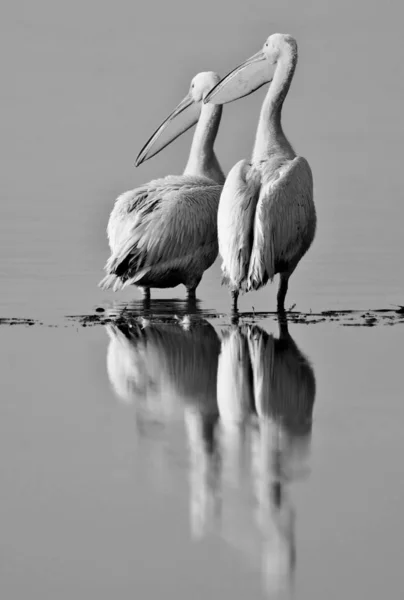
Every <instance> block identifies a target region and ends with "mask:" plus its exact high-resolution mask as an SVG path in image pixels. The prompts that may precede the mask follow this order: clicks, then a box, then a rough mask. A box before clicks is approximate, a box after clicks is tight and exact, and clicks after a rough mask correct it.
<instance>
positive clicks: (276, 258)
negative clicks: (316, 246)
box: [246, 156, 316, 291]
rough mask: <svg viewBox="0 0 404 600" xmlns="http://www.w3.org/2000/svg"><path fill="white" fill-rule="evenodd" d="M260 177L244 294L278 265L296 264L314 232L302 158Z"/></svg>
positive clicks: (309, 189) (269, 276) (308, 183)
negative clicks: (260, 185)
mask: <svg viewBox="0 0 404 600" xmlns="http://www.w3.org/2000/svg"><path fill="white" fill-rule="evenodd" d="M263 169H265V166H264V167H263ZM261 176H262V187H261V190H260V196H259V200H258V203H257V210H256V213H255V219H254V242H253V247H252V252H251V261H250V266H249V270H248V279H247V282H246V290H247V291H249V290H253V289H257V288H258V287H260V286H261V285H264V284H265V283H266V282H267V281H268V280H269V279H272V277H273V276H274V275H275V273H277V272H279V271H282V265H288V266H292V267H293V264H292V263H293V261H296V264H297V262H298V261H299V260H300V258H301V257H302V256H303V255H304V254H305V252H307V250H308V249H309V247H310V244H311V242H312V241H313V238H314V234H315V230H316V212H315V208H314V203H313V177H312V174H311V169H310V166H309V163H308V162H307V160H306V159H305V158H303V157H301V156H297V157H296V158H295V159H293V160H292V161H288V162H287V163H286V164H284V165H282V166H281V167H280V168H279V169H277V170H276V171H275V173H272V174H270V175H269V176H268V179H266V176H265V170H263V171H262V173H261ZM294 266H295V265H294Z"/></svg>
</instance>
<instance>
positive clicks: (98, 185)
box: [0, 0, 404, 315]
mask: <svg viewBox="0 0 404 600" xmlns="http://www.w3.org/2000/svg"><path fill="white" fill-rule="evenodd" d="M273 32H289V33H291V34H293V35H294V36H295V37H296V38H297V40H298V43H299V52H300V58H299V64H298V68H297V72H296V76H295V79H294V81H293V84H292V87H291V90H290V93H289V95H288V98H287V101H286V103H285V107H284V127H285V131H286V132H287V134H288V136H289V138H290V140H291V142H292V143H293V145H294V146H295V149H296V150H297V151H298V152H299V153H300V154H302V155H304V156H306V157H307V158H308V159H309V161H310V163H311V166H312V169H313V172H314V176H315V194H316V196H315V198H316V203H317V209H318V217H319V229H318V235H317V238H316V241H315V244H314V245H313V247H312V249H311V250H310V252H309V254H308V255H307V257H306V258H305V259H304V261H303V262H302V263H301V265H300V266H299V269H298V270H297V272H296V273H295V275H294V276H293V280H292V283H291V289H290V294H289V300H288V301H289V303H290V304H292V303H297V308H299V309H302V310H303V309H308V308H313V309H318V308H323V309H326V308H327V309H328V308H341V307H345V308H355V307H360V308H362V307H368V306H371V307H378V306H382V305H385V304H387V303H391V302H399V301H400V300H402V290H403V287H402V275H401V274H402V264H401V257H402V251H403V242H402V231H401V229H402V216H403V209H402V199H401V195H402V194H401V182H402V177H401V160H402V157H401V152H400V147H401V138H402V134H403V119H402V105H403V86H404V84H403V78H402V76H401V73H402V64H401V61H402V47H403V43H402V9H401V4H400V3H399V2H389V1H387V2H383V4H380V3H368V2H364V1H361V2H358V1H357V2H352V1H351V0H342V1H338V2H323V0H313V1H305V2H300V1H294V2H291V1H289V2H287V1H286V2H281V3H276V4H272V3H269V2H258V1H254V0H252V1H251V2H248V3H247V2H245V3H234V2H230V1H226V2H224V1H221V0H206V1H204V2H203V3H190V2H183V1H180V0H172V1H171V2H169V3H165V2H152V1H150V2H146V3H137V2H133V0H132V1H126V0H117V1H115V2H105V1H97V2H96V1H95V0H93V1H89V0H85V1H80V2H79V1H77V0H72V2H69V3H68V4H66V3H60V2H59V3H58V2H56V3H55V2H52V1H50V0H49V1H45V0H38V1H37V2H35V3H30V2H18V3H17V2H15V3H14V2H10V1H7V2H4V3H3V8H2V19H1V23H0V44H1V52H0V56H1V73H2V85H1V90H2V91H1V106H2V110H1V114H0V132H1V135H0V160H1V164H2V182H1V192H2V197H1V203H0V277H1V280H2V294H1V297H0V311H1V313H2V314H14V315H16V314H19V315H28V314H29V315H35V314H37V313H39V312H41V311H46V312H47V314H48V313H49V311H51V310H52V311H57V312H59V313H60V314H65V313H66V312H74V311H76V312H77V311H86V310H90V309H91V308H92V307H93V306H94V304H96V303H99V302H109V301H112V300H115V299H116V296H115V297H113V294H108V293H102V292H100V291H99V290H98V289H97V287H96V284H97V283H98V281H99V279H100V278H101V277H102V267H103V265H104V262H105V260H106V258H107V256H108V248H107V242H106V236H105V228H106V223H107V219H108V215H109V212H110V210H111V207H112V205H113V201H114V199H115V197H116V196H117V195H118V194H119V193H120V192H123V191H125V190H127V189H131V188H133V187H135V186H136V185H138V184H140V183H142V182H143V181H147V180H149V179H151V178H153V177H158V176H162V175H166V174H169V173H179V172H181V170H182V169H183V167H184V165H185V161H186V157H187V152H188V148H189V144H190V136H191V133H188V134H186V135H184V136H183V137H182V138H181V139H180V140H178V141H177V142H176V143H175V144H173V145H172V146H171V147H170V148H169V149H167V150H166V151H164V152H163V153H161V154H160V155H159V156H158V157H156V158H154V159H152V160H150V161H148V162H147V163H146V164H145V165H142V166H141V167H140V168H139V169H137V170H136V169H134V167H133V162H134V159H135V157H136V155H137V153H138V151H139V149H140V148H141V147H142V145H143V144H144V142H145V141H146V140H147V138H148V137H149V135H150V134H151V133H152V131H153V130H154V129H155V127H156V126H157V125H158V124H159V123H160V122H161V120H162V119H163V118H164V117H165V116H166V115H167V114H168V112H169V111H171V110H172V108H173V107H174V106H175V105H176V103H177V102H178V101H179V100H180V99H181V98H182V97H183V95H184V93H185V92H186V91H187V89H188V86H189V82H190V80H191V77H192V76H193V75H194V74H196V73H197V72H198V71H201V70H211V69H212V70H216V71H218V72H219V73H220V74H222V75H224V74H225V73H226V72H228V70H230V69H231V68H232V67H234V65H235V64H238V63H239V62H240V61H241V60H243V59H245V58H246V57H248V56H250V55H251V54H252V53H253V52H255V51H257V50H258V49H259V48H260V46H261V45H262V43H263V42H264V40H265V39H266V37H267V36H268V35H269V34H271V33H273ZM265 91H266V90H265V89H262V90H260V91H259V92H257V93H256V94H254V95H253V96H251V97H248V98H246V99H243V100H240V101H239V102H237V103H234V104H231V105H227V106H226V107H225V111H224V117H223V120H222V126H221V130H220V132H219V138H218V142H217V151H218V155H219V158H220V160H221V163H222V165H223V167H224V169H225V170H226V172H227V171H228V170H229V168H230V167H231V166H232V165H233V164H234V163H235V162H236V161H237V160H239V159H240V158H243V157H247V156H249V154H250V152H251V148H252V143H253V139H254V132H255V126H256V122H257V119H258V113H259V107H260V103H261V101H262V99H263V95H264V93H265ZM183 295H184V291H183V289H182V288H177V289H175V290H169V291H165V292H158V293H157V296H164V297H172V296H175V297H183ZM131 297H137V295H136V292H135V291H134V290H130V291H129V292H127V293H126V294H124V295H120V296H119V300H121V299H129V298H131ZM199 297H200V298H201V299H202V301H203V302H205V303H206V306H209V307H211V306H212V304H213V305H214V307H215V308H218V309H220V310H226V309H227V307H228V299H227V294H226V292H225V290H223V289H221V288H220V270H219V267H218V264H216V265H215V266H214V267H213V268H212V269H211V270H210V271H208V272H207V273H206V275H205V277H204V280H203V282H202V284H201V286H200V288H199ZM251 305H254V306H255V307H256V308H260V309H271V308H273V307H274V289H272V290H271V289H270V288H266V289H265V290H263V291H261V292H259V293H258V294H254V295H251V294H250V295H248V296H246V297H245V298H243V300H242V303H241V309H250V308H251Z"/></svg>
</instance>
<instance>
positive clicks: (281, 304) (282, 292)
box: [277, 268, 295, 314]
mask: <svg viewBox="0 0 404 600" xmlns="http://www.w3.org/2000/svg"><path fill="white" fill-rule="evenodd" d="M294 270H295V269H294V268H293V269H290V270H289V271H284V272H283V273H280V275H279V288H278V296H277V305H278V307H277V308H278V313H281V314H282V313H284V312H285V298H286V294H287V291H288V286H289V277H290V276H291V275H292V273H293V271H294Z"/></svg>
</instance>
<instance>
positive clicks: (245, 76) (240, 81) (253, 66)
mask: <svg viewBox="0 0 404 600" xmlns="http://www.w3.org/2000/svg"><path fill="white" fill-rule="evenodd" d="M271 66H272V65H270V64H269V62H268V61H267V59H266V56H265V54H264V52H263V51H262V50H260V51H259V52H257V54H254V56H251V58H249V59H248V60H246V61H245V62H244V63H243V64H242V65H239V66H238V67H236V68H235V69H233V71H230V73H229V74H228V75H226V77H224V78H223V79H222V80H221V81H219V83H218V84H217V85H215V87H214V88H213V89H211V90H210V92H209V94H208V95H207V96H206V97H205V99H204V102H210V103H211V104H227V103H228V102H233V100H238V99H239V98H243V97H244V96H248V94H252V93H253V92H255V90H258V88H260V87H262V86H263V85H265V84H266V83H269V82H270V81H272V77H273V71H274V69H272V68H271Z"/></svg>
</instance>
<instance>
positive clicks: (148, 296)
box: [140, 287, 150, 310]
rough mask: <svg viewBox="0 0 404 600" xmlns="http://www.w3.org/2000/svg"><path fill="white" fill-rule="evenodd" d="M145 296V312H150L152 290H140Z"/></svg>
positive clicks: (146, 288)
mask: <svg viewBox="0 0 404 600" xmlns="http://www.w3.org/2000/svg"><path fill="white" fill-rule="evenodd" d="M140 289H141V290H142V294H143V310H149V308H150V288H149V287H142V288H140Z"/></svg>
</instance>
